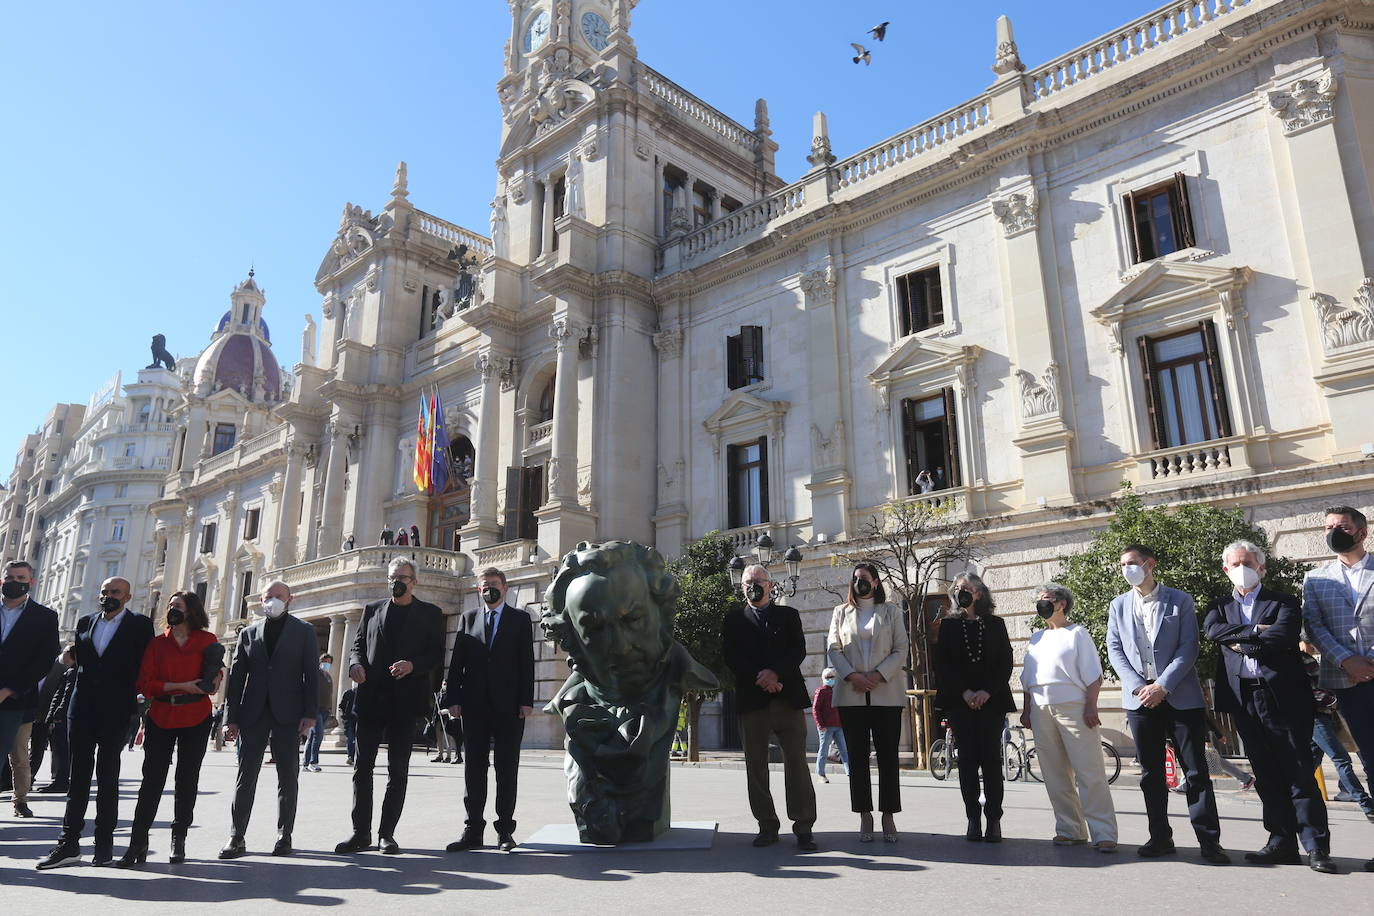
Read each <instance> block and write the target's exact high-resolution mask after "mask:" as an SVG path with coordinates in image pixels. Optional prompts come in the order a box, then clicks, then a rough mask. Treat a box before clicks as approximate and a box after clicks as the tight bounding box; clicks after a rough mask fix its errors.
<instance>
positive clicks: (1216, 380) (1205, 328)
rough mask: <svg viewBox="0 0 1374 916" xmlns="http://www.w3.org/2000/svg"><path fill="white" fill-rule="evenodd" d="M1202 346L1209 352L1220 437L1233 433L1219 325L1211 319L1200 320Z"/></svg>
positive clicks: (1208, 369) (1208, 362) (1209, 372)
mask: <svg viewBox="0 0 1374 916" xmlns="http://www.w3.org/2000/svg"><path fill="white" fill-rule="evenodd" d="M1199 326H1200V327H1201V328H1202V346H1203V348H1204V351H1205V352H1206V354H1207V374H1208V375H1209V376H1210V378H1211V380H1212V407H1213V408H1215V410H1216V417H1217V431H1216V435H1217V438H1218V439H1225V438H1227V437H1228V436H1230V435H1231V411H1230V410H1229V409H1228V407H1227V404H1226V388H1225V383H1224V382H1223V381H1222V372H1221V355H1220V351H1219V350H1218V349H1217V326H1216V325H1215V324H1213V323H1212V322H1210V321H1203V322H1199Z"/></svg>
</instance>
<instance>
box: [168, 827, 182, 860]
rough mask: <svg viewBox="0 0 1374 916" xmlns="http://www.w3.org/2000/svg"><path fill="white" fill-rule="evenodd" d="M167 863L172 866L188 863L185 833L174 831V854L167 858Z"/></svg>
mask: <svg viewBox="0 0 1374 916" xmlns="http://www.w3.org/2000/svg"><path fill="white" fill-rule="evenodd" d="M167 861H168V862H169V863H171V864H172V865H180V864H181V863H182V862H185V861H186V833H185V831H175V830H174V831H172V854H171V855H169V856H168V857H167Z"/></svg>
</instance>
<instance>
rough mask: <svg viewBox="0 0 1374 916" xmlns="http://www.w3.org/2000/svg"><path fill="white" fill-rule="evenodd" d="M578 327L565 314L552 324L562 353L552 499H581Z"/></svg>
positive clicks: (555, 391)
mask: <svg viewBox="0 0 1374 916" xmlns="http://www.w3.org/2000/svg"><path fill="white" fill-rule="evenodd" d="M577 336H578V335H577V328H576V325H574V324H573V323H572V321H571V320H570V319H569V318H568V317H567V316H564V317H562V318H556V319H554V322H553V324H552V325H550V326H549V337H551V338H552V339H553V346H554V350H555V351H556V353H557V356H558V363H557V365H558V368H557V370H556V374H555V376H554V387H553V434H552V436H551V437H550V450H551V452H552V454H553V457H552V458H550V459H549V502H550V503H554V504H564V503H566V504H568V505H573V504H575V503H576V502H577Z"/></svg>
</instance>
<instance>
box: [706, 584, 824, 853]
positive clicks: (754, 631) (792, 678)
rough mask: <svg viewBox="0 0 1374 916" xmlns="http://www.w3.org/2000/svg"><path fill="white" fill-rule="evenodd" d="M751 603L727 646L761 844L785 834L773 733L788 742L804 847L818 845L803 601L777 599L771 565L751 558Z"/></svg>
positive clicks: (730, 621)
mask: <svg viewBox="0 0 1374 916" xmlns="http://www.w3.org/2000/svg"><path fill="white" fill-rule="evenodd" d="M740 585H741V588H742V589H743V591H744V600H745V602H746V605H747V606H746V607H744V608H742V609H741V608H735V609H732V610H731V611H729V612H728V613H727V614H726V615H725V621H724V623H723V624H722V627H721V652H722V654H723V655H724V657H725V664H726V665H727V666H729V668H730V670H731V671H733V672H734V675H735V701H736V704H737V708H738V710H739V729H740V735H741V736H742V737H743V739H744V769H745V773H746V775H747V778H748V783H749V808H750V810H751V811H752V812H753V814H754V819H755V820H757V821H758V822H759V833H758V836H756V837H754V845H755V846H770V845H772V844H773V843H776V842H777V841H778V828H779V827H780V826H781V822H780V821H779V820H778V812H777V809H776V808H775V807H774V805H773V794H772V792H771V791H770V790H769V788H768V736H769V735H770V734H771V735H776V736H777V739H778V745H779V747H781V748H782V762H783V777H784V779H785V782H786V786H787V793H786V794H787V816H788V817H789V818H790V819H791V820H792V832H793V833H794V834H795V835H796V837H797V848H798V849H801V850H804V851H807V852H809V851H811V850H814V849H815V848H816V840H815V837H814V836H813V835H812V832H811V828H812V826H813V825H814V824H815V823H816V790H815V787H814V786H813V785H812V784H811V770H810V768H809V767H808V766H807V760H806V734H807V727H806V712H805V711H806V710H807V709H809V708H810V707H811V697H810V696H809V695H808V693H807V691H806V681H805V680H803V679H802V674H801V663H802V662H803V661H804V660H805V659H806V639H805V637H804V635H803V634H802V625H801V618H800V617H799V616H798V615H797V611H796V609H795V608H790V607H788V606H787V605H783V604H774V603H773V582H772V580H771V579H770V578H769V576H768V570H766V569H764V568H763V567H762V566H750V567H749V568H747V569H746V570H745V571H744V576H743V579H742V581H741V583H740Z"/></svg>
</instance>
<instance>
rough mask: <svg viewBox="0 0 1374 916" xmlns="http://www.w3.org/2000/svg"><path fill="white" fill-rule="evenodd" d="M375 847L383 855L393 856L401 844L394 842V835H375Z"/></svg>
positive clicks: (398, 850) (399, 849)
mask: <svg viewBox="0 0 1374 916" xmlns="http://www.w3.org/2000/svg"><path fill="white" fill-rule="evenodd" d="M377 848H378V849H380V850H381V851H382V855H384V856H394V855H396V854H397V853H398V852H400V851H401V844H400V843H398V842H396V838H395V837H394V836H379V837H377Z"/></svg>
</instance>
